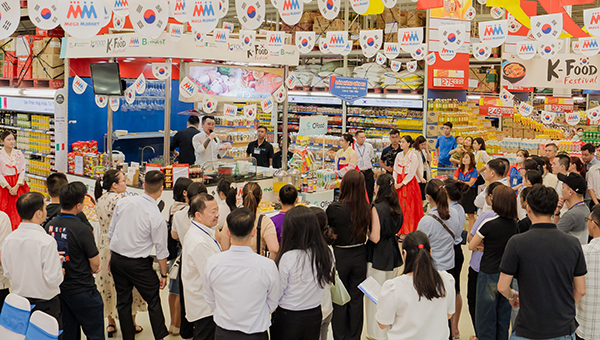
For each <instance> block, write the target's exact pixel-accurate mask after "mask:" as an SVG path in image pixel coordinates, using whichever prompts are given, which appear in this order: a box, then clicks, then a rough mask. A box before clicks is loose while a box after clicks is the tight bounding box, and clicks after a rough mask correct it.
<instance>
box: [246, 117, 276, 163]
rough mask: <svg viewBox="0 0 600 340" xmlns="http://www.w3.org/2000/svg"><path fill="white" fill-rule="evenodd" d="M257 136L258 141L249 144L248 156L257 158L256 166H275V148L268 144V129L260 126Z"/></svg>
mask: <svg viewBox="0 0 600 340" xmlns="http://www.w3.org/2000/svg"><path fill="white" fill-rule="evenodd" d="M256 136H257V137H258V139H257V140H255V141H254V142H250V143H249V144H248V148H247V149H246V155H247V156H248V157H254V158H256V165H258V166H264V167H265V168H268V167H270V166H272V165H273V146H272V145H271V143H269V142H267V128H266V127H264V126H262V125H261V126H259V127H258V129H256Z"/></svg>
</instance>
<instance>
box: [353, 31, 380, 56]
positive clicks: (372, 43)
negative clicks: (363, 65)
mask: <svg viewBox="0 0 600 340" xmlns="http://www.w3.org/2000/svg"><path fill="white" fill-rule="evenodd" d="M359 36H360V47H361V48H362V52H363V54H364V55H365V56H366V57H367V58H371V57H373V56H375V54H376V53H377V51H379V49H381V44H382V43H383V30H368V31H360V32H359Z"/></svg>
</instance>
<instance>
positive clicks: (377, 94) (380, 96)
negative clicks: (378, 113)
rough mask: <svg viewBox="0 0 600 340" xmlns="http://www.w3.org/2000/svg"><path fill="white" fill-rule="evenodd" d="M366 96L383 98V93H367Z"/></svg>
mask: <svg viewBox="0 0 600 340" xmlns="http://www.w3.org/2000/svg"><path fill="white" fill-rule="evenodd" d="M367 98H383V95H382V94H380V93H369V94H367Z"/></svg>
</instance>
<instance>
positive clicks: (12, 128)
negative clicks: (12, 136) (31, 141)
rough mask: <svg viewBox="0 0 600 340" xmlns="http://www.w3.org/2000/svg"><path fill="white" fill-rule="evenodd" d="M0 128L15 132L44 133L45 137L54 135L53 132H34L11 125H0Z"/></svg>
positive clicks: (33, 130)
mask: <svg viewBox="0 0 600 340" xmlns="http://www.w3.org/2000/svg"><path fill="white" fill-rule="evenodd" d="M0 128H4V129H11V130H17V131H27V132H39V133H45V134H47V135H52V134H54V131H46V130H35V129H28V128H22V127H17V126H12V125H0Z"/></svg>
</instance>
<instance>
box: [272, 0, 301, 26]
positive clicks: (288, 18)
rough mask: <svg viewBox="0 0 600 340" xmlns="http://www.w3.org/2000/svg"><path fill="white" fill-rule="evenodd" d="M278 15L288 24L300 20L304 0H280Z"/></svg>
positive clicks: (293, 23)
mask: <svg viewBox="0 0 600 340" xmlns="http://www.w3.org/2000/svg"><path fill="white" fill-rule="evenodd" d="M277 10H279V16H281V20H283V22H285V23H286V24H288V25H290V26H291V25H295V24H297V23H298V22H300V18H302V12H303V11H304V1H302V0H280V1H279V7H278V8H277Z"/></svg>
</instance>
